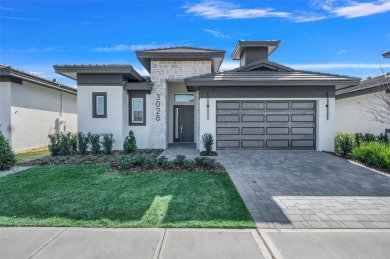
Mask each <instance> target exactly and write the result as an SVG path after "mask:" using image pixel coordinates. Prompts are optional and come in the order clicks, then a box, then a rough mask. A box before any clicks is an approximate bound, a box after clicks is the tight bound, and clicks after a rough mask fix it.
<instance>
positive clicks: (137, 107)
mask: <svg viewBox="0 0 390 259" xmlns="http://www.w3.org/2000/svg"><path fill="white" fill-rule="evenodd" d="M131 100H132V104H131V105H132V112H133V116H132V122H133V123H142V122H144V99H143V98H133V99H131Z"/></svg>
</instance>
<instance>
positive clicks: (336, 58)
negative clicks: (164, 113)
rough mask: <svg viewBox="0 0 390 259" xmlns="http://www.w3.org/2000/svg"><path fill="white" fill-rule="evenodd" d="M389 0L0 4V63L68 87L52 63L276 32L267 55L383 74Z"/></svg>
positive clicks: (109, 58)
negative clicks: (273, 47) (274, 46)
mask: <svg viewBox="0 0 390 259" xmlns="http://www.w3.org/2000/svg"><path fill="white" fill-rule="evenodd" d="M389 23H390V0H374V1H372V0H366V1H360V0H359V1H358V0H347V1H339V0H324V1H319V0H309V1H302V0H267V1H259V0H246V1H235V0H231V1H208V0H205V1H193V0H188V1H176V0H164V1H162V0H160V1H159V0H154V1H152V0H143V1H137V0H127V1H125V0H121V1H119V0H111V1H96V0H82V1H81V0H80V1H76V0H66V1H62V0H50V1H49V0H46V1H35V0H31V1H26V0H24V1H19V0H1V2H0V63H1V64H5V65H9V66H13V67H15V68H18V69H22V70H24V71H27V72H30V73H33V74H36V75H39V76H42V77H45V78H48V79H54V78H55V79H57V80H59V81H60V82H61V83H64V84H67V85H71V86H75V85H76V82H75V81H74V80H71V79H68V78H66V77H63V76H61V75H58V74H56V73H55V72H54V69H53V65H55V64H130V65H132V66H133V67H134V68H135V69H136V70H137V71H139V72H140V73H141V74H142V75H148V74H147V71H146V70H145V69H144V68H143V67H142V65H141V64H140V62H139V61H138V60H137V58H136V56H135V52H134V51H135V50H140V49H150V48H160V47H174V46H192V47H205V48H215V49H222V50H226V55H225V59H224V62H223V64H222V66H221V70H229V69H233V68H235V67H237V66H238V63H237V62H236V61H232V60H231V57H230V55H231V53H232V51H233V49H234V47H235V45H236V43H237V41H238V40H276V39H277V40H280V41H281V43H280V45H279V48H278V49H277V50H276V51H275V52H274V53H273V54H272V55H271V56H270V57H269V59H270V60H271V61H273V62H277V63H280V64H282V65H286V66H290V67H292V68H295V69H301V70H309V71H318V72H326V73H336V74H343V75H349V76H358V77H362V78H365V77H368V76H376V75H380V74H382V73H383V72H390V59H385V58H383V57H382V55H381V54H382V53H384V52H386V51H389V50H390V25H389Z"/></svg>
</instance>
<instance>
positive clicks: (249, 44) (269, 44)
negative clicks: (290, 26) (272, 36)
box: [231, 40, 280, 60]
mask: <svg viewBox="0 0 390 259" xmlns="http://www.w3.org/2000/svg"><path fill="white" fill-rule="evenodd" d="M279 43H280V40H264V41H246V40H239V41H238V42H237V45H236V47H235V48H234V51H233V53H232V55H231V58H232V59H233V60H239V59H240V58H241V53H242V52H243V50H244V49H246V48H267V49H268V56H269V55H271V53H272V52H274V50H275V49H277V48H278V46H279Z"/></svg>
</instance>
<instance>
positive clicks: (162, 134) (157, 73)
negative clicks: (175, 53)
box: [150, 61, 211, 149]
mask: <svg viewBox="0 0 390 259" xmlns="http://www.w3.org/2000/svg"><path fill="white" fill-rule="evenodd" d="M208 73H211V61H152V66H151V73H150V75H151V81H152V82H153V83H154V86H153V89H152V94H151V97H152V98H151V102H152V103H151V106H150V107H151V108H152V114H153V115H152V125H151V136H150V144H151V147H152V148H163V149H165V148H166V147H167V146H168V139H169V138H168V114H167V112H168V109H167V107H168V84H167V80H178V79H184V78H186V77H191V76H197V75H201V74H208ZM157 94H160V109H161V110H160V114H161V115H160V121H157V120H156V95H157ZM195 97H196V102H195V103H196V104H195V105H196V106H195V108H196V110H195V111H196V114H195V120H196V121H195V125H196V129H197V130H196V131H195V141H196V142H198V140H199V136H198V134H199V111H198V108H199V105H198V104H199V101H198V99H199V97H198V95H195ZM198 144H199V143H198Z"/></svg>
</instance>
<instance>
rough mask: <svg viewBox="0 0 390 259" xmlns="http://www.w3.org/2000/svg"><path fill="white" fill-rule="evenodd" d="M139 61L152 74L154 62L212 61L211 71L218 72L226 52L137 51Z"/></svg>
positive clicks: (159, 49)
mask: <svg viewBox="0 0 390 259" xmlns="http://www.w3.org/2000/svg"><path fill="white" fill-rule="evenodd" d="M135 53H136V55H137V58H138V60H139V61H140V62H141V63H142V65H143V66H144V67H145V69H146V70H147V71H148V72H149V73H150V72H151V61H152V60H210V61H211V71H212V72H216V71H218V69H219V67H220V66H221V63H222V61H223V58H224V57H225V53H226V51H224V50H218V49H209V48H194V47H188V46H179V47H170V48H158V49H146V50H137V51H136V52H135Z"/></svg>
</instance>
